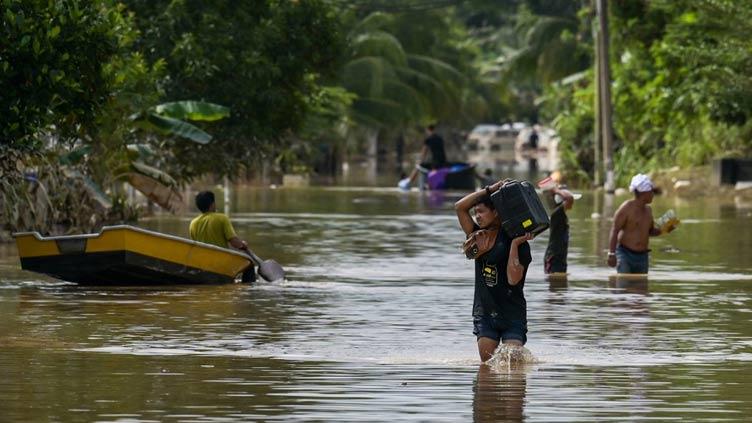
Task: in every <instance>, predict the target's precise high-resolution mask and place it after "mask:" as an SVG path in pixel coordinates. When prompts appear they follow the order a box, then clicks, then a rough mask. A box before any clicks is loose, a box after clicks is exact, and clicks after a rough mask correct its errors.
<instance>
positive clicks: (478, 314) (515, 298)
mask: <svg viewBox="0 0 752 423" xmlns="http://www.w3.org/2000/svg"><path fill="white" fill-rule="evenodd" d="M505 182H506V181H499V182H497V183H495V184H493V185H491V186H487V187H486V188H485V189H483V190H481V191H477V192H473V193H471V194H468V195H466V196H464V197H463V198H462V199H460V200H459V201H457V203H455V205H454V208H455V211H456V212H457V218H458V220H459V222H460V226H461V227H462V230H463V231H464V232H465V235H466V236H468V237H470V236H471V234H472V233H473V232H475V231H477V230H480V229H485V230H496V231H497V232H498V233H497V235H496V238H495V240H493V242H492V244H491V247H490V249H489V250H488V251H487V252H484V253H483V252H481V253H480V254H479V256H478V257H477V258H476V259H475V294H474V298H473V333H474V334H475V336H476V337H477V342H478V353H479V354H480V359H481V361H483V362H486V361H488V360H489V359H490V358H491V357H492V356H493V353H494V351H495V350H496V347H498V345H499V342H502V343H504V344H508V345H513V346H520V347H521V346H523V345H525V343H526V342H527V303H526V302H525V295H524V293H523V288H524V286H525V275H526V274H527V269H528V267H529V265H530V262H531V261H532V256H531V255H530V245H529V244H528V241H529V240H531V239H533V237H532V235H531V234H529V233H528V234H525V235H523V236H520V237H517V238H514V239H511V238H510V237H509V236H507V235H506V234H505V233H504V231H503V230H499V228H500V227H501V218H500V216H499V212H498V211H497V210H496V208H495V207H494V205H493V203H492V202H491V194H492V193H494V192H496V191H498V190H499V188H501V187H502V186H503V184H504V183H505ZM473 208H474V209H475V220H473V218H472V217H471V215H470V211H471V209H473Z"/></svg>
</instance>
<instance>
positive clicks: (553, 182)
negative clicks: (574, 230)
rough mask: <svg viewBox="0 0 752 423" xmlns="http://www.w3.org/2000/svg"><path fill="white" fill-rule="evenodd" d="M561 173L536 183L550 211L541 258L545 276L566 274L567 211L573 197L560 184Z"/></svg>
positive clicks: (553, 174)
mask: <svg viewBox="0 0 752 423" xmlns="http://www.w3.org/2000/svg"><path fill="white" fill-rule="evenodd" d="M560 182H561V173H559V172H558V171H556V172H553V173H552V174H551V176H549V177H547V178H545V179H543V180H542V181H540V182H538V187H539V188H541V189H542V190H543V198H544V200H545V202H546V203H547V204H548V206H549V209H550V210H551V226H550V227H549V232H548V233H549V235H548V247H546V255H545V256H544V258H543V271H544V273H546V274H551V273H567V254H568V252H569V218H568V217H567V210H570V209H571V208H572V205H573V204H574V200H575V195H574V194H572V193H571V192H569V191H568V190H567V189H565V188H564V187H563V186H562V185H561V184H560Z"/></svg>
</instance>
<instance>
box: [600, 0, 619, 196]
mask: <svg viewBox="0 0 752 423" xmlns="http://www.w3.org/2000/svg"><path fill="white" fill-rule="evenodd" d="M596 4H597V12H598V26H599V35H600V36H599V37H598V66H599V68H598V70H599V75H598V79H599V81H600V82H599V84H598V88H600V90H599V96H598V98H599V99H600V101H601V104H600V107H599V111H600V124H601V133H602V134H603V164H604V166H605V170H606V181H605V183H604V185H603V188H604V189H605V190H606V192H608V193H613V192H614V189H615V186H614V161H613V153H614V152H613V149H614V132H613V126H612V119H611V67H610V66H609V56H608V43H609V38H608V0H596Z"/></svg>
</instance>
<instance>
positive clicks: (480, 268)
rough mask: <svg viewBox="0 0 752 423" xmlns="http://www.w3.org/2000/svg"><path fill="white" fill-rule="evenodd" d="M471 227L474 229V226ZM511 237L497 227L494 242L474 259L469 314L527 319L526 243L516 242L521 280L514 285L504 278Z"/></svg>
mask: <svg viewBox="0 0 752 423" xmlns="http://www.w3.org/2000/svg"><path fill="white" fill-rule="evenodd" d="M474 230H477V228H475V229H474ZM511 244H512V239H511V238H509V237H508V236H507V235H506V234H505V233H504V231H502V230H500V231H499V235H498V236H497V237H496V245H494V247H493V248H492V249H491V250H490V251H488V252H487V253H486V254H484V255H483V256H481V257H480V258H478V259H476V260H475V297H474V299H473V316H499V317H503V318H504V319H506V320H510V321H512V320H516V321H522V322H527V303H526V302H525V294H524V292H523V288H524V287H525V276H526V275H527V269H528V266H529V265H530V262H531V261H533V258H532V256H531V255H530V245H529V244H528V243H527V242H525V243H522V244H520V246H519V249H518V257H519V259H520V264H522V266H523V267H524V268H525V270H524V271H523V274H522V280H520V282H519V283H518V284H517V285H510V284H509V282H508V281H507V261H508V260H509V246H510V245H511Z"/></svg>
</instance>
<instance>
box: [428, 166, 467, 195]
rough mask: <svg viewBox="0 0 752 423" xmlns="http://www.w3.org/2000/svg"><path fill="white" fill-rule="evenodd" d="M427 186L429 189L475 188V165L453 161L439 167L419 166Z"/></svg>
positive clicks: (465, 189) (463, 189) (464, 189)
mask: <svg viewBox="0 0 752 423" xmlns="http://www.w3.org/2000/svg"><path fill="white" fill-rule="evenodd" d="M418 170H420V172H421V173H422V174H423V178H424V179H425V181H426V183H427V185H428V188H429V189H431V190H462V191H472V190H474V189H475V179H476V176H475V165H474V164H468V163H453V164H451V165H448V166H446V167H442V168H439V169H433V170H432V169H427V168H425V167H422V166H419V167H418Z"/></svg>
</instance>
